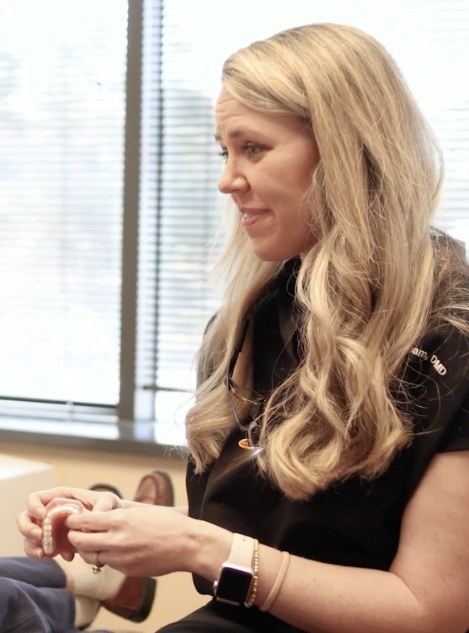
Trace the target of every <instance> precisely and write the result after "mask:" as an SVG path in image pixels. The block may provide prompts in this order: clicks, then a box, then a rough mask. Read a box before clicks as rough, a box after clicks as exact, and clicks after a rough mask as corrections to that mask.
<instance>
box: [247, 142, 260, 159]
mask: <svg viewBox="0 0 469 633" xmlns="http://www.w3.org/2000/svg"><path fill="white" fill-rule="evenodd" d="M244 151H245V152H246V153H247V154H248V156H251V157H252V158H254V157H255V156H258V155H259V154H261V153H262V152H263V151H264V147H263V146H262V145H258V144H257V143H246V145H245V146H244Z"/></svg>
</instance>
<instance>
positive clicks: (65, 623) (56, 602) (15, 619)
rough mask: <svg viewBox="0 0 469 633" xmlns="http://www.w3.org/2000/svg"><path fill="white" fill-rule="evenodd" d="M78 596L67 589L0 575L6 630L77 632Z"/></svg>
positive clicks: (0, 618)
mask: <svg viewBox="0 0 469 633" xmlns="http://www.w3.org/2000/svg"><path fill="white" fill-rule="evenodd" d="M74 619H75V600H74V597H73V595H72V594H71V593H70V592H69V591H67V589H56V588H39V587H34V586H33V585H30V584H28V583H25V582H22V581H21V580H11V579H10V578H0V631H1V632H2V633H33V631H34V633H76V629H75V627H74V624H73V622H74Z"/></svg>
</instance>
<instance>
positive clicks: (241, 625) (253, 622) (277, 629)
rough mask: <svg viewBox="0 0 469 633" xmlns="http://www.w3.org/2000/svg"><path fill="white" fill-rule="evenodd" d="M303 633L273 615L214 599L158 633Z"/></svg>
mask: <svg viewBox="0 0 469 633" xmlns="http://www.w3.org/2000/svg"><path fill="white" fill-rule="evenodd" d="M267 632H268V633H297V632H298V633H299V629H296V628H294V627H292V626H290V625H289V624H286V623H285V622H283V621H282V620H279V619H278V618H275V617H274V616H273V615H270V614H269V613H263V612H262V611H259V609H256V608H255V607H254V608H252V609H245V608H243V607H232V606H230V605H227V604H223V603H220V602H216V601H214V600H212V601H211V602H209V603H208V604H207V605H205V606H204V607H202V608H200V609H197V611H194V612H193V613H190V614H189V615H187V616H185V617H184V618H182V619H181V620H178V621H177V622H173V623H172V624H168V625H166V626H164V627H163V628H162V629H158V631H157V633H267Z"/></svg>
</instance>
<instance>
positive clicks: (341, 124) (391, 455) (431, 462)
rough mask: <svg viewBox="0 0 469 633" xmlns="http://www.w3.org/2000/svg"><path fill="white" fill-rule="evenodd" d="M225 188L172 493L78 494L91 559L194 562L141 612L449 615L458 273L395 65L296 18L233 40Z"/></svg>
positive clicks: (393, 620) (463, 499) (208, 624)
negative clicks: (186, 588)
mask: <svg viewBox="0 0 469 633" xmlns="http://www.w3.org/2000/svg"><path fill="white" fill-rule="evenodd" d="M216 121H217V132H216V138H217V140H218V142H219V144H220V147H221V153H222V155H223V157H224V159H225V167H224V171H223V174H222V176H221V179H220V185H219V186H220V190H221V191H222V192H223V193H225V194H227V195H228V196H229V197H230V198H231V200H232V202H233V203H234V205H233V206H234V214H233V218H234V219H233V230H232V235H231V238H230V241H229V243H228V246H227V249H226V252H225V254H224V258H223V263H224V264H225V267H224V268H223V270H224V272H225V275H226V276H227V279H228V283H227V290H226V294H225V297H224V302H223V305H222V307H221V309H220V311H219V312H218V313H217V314H216V315H215V317H214V318H213V320H212V322H211V323H210V326H209V327H208V329H207V332H206V336H205V338H204V341H203V344H202V348H201V352H200V358H199V362H200V382H199V386H198V390H197V398H196V402H195V405H194V406H193V408H192V409H191V411H190V412H189V415H188V418H187V437H188V448H189V460H188V471H187V490H188V498H189V507H188V511H184V510H180V511H175V510H172V509H168V508H165V509H162V508H155V507H141V506H138V505H133V504H131V503H128V502H123V501H120V500H119V499H117V498H113V497H109V496H108V497H106V500H103V499H102V498H100V499H98V501H97V500H96V499H97V498H96V497H95V496H94V495H90V493H88V492H86V491H77V490H74V489H54V490H51V491H42V492H40V493H37V494H35V495H32V496H31V497H30V499H29V502H28V511H27V513H25V514H23V515H22V516H21V517H20V518H19V526H20V529H21V531H22V533H23V534H24V536H25V537H26V542H25V550H26V553H27V554H28V555H29V556H31V557H33V558H40V557H41V556H42V549H41V547H40V536H41V530H40V527H38V523H39V524H40V521H41V519H42V517H43V513H44V505H45V504H46V503H47V502H48V501H49V500H50V499H51V498H53V497H54V496H57V495H61V496H63V495H64V494H65V495H67V496H71V497H79V498H82V499H86V500H88V501H89V503H91V505H93V504H95V503H99V511H92V512H86V513H83V514H76V515H72V516H71V517H70V518H69V519H68V520H67V525H68V527H69V528H70V529H71V531H70V533H69V540H70V543H71V545H72V547H73V548H74V550H75V551H77V552H78V553H79V554H80V555H81V556H82V558H83V559H84V560H85V561H86V562H88V563H89V564H95V565H98V566H100V565H107V566H110V567H112V568H116V569H118V570H120V571H121V572H123V573H124V574H127V575H132V576H158V575H162V574H166V573H169V572H172V571H181V570H184V571H188V572H190V573H192V574H193V575H194V580H195V585H196V587H197V589H198V590H199V591H201V592H202V593H207V594H214V597H213V599H211V600H210V602H209V603H208V605H207V606H206V607H203V608H202V609H199V610H198V611H197V612H195V613H194V614H190V615H189V616H187V617H186V618H184V619H183V620H181V621H180V622H177V623H174V624H172V625H168V626H166V627H164V628H163V629H161V630H162V631H164V632H165V633H166V632H167V633H169V632H171V633H179V632H181V633H186V632H187V633H188V632H189V631H190V632H191V633H193V632H196V631H204V632H205V633H206V632H208V631H217V632H218V631H230V632H239V633H247V632H254V631H256V632H257V631H259V632H260V631H271V632H285V633H286V632H293V631H298V630H301V631H330V632H333V633H355V632H359V633H362V632H363V631H373V632H377V631H379V632H382V633H384V632H386V633H387V632H389V633H391V632H396V633H397V632H398V633H406V632H407V631H408V632H412V633H418V632H419V631H422V632H425V633H429V632H433V631H434V632H435V633H436V632H438V633H441V631H443V630H448V631H451V632H454V633H457V632H461V633H464V632H465V631H466V630H467V629H468V628H469V595H468V592H467V587H468V585H469V538H468V528H467V524H468V515H469V486H468V485H467V481H469V367H468V364H469V363H468V359H469V316H468V311H469V279H468V278H469V273H468V268H467V265H466V264H465V263H464V257H463V254H462V253H461V249H460V247H459V245H458V244H455V243H453V242H452V241H451V240H450V239H449V238H447V236H445V235H444V234H440V233H438V232H436V231H434V230H432V229H431V221H432V218H433V215H434V212H435V209H436V207H437V204H438V194H439V189H440V184H441V179H442V175H441V172H442V169H441V164H440V155H439V151H438V148H437V145H436V143H435V141H434V139H433V137H432V134H431V132H430V130H429V129H428V127H427V124H426V123H425V121H424V119H423V118H422V115H421V113H420V111H419V110H418V108H417V106H416V104H415V102H414V100H413V98H412V96H411V95H410V94H409V91H408V89H407V87H406V86H405V84H404V82H403V80H402V78H401V76H400V74H399V72H398V70H397V68H396V66H395V64H394V62H393V61H392V60H391V59H390V57H389V55H388V54H387V53H386V51H384V50H383V48H382V47H381V46H380V45H379V44H377V43H376V42H375V41H374V40H373V39H372V38H370V37H368V36H367V35H365V34H363V33H362V32H360V31H358V30H357V29H354V28H351V27H346V26H338V25H332V24H323V25H310V26H304V27H299V28H297V29H291V30H288V31H285V32H282V33H279V34H277V35H275V36H273V37H271V38H268V39H266V40H264V41H261V42H255V43H253V44H252V45H251V46H248V47H247V48H245V49H243V50H241V51H238V52H237V53H235V54H234V55H233V56H232V57H230V58H229V59H228V60H227V62H226V63H225V66H224V69H223V88H222V91H221V94H220V97H219V99H218V102H217V106H216Z"/></svg>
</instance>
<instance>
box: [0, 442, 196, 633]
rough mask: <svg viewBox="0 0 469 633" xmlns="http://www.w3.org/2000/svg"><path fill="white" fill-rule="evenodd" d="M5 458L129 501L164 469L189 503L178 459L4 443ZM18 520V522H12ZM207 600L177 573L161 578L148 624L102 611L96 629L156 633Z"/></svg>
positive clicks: (0, 449)
mask: <svg viewBox="0 0 469 633" xmlns="http://www.w3.org/2000/svg"><path fill="white" fill-rule="evenodd" d="M1 453H3V454H7V455H14V456H15V457H21V458H24V459H32V460H35V461H40V462H45V463H48V464H51V465H53V467H54V479H55V484H56V485H69V486H79V487H85V488H87V487H88V486H90V485H92V484H94V483H96V482H109V483H112V484H113V485H115V486H117V487H118V488H120V490H121V491H122V493H123V494H124V496H125V497H128V498H132V496H133V494H134V492H135V489H136V487H137V484H138V481H139V479H140V477H142V475H144V474H145V473H146V472H148V471H151V470H154V469H155V468H164V469H166V470H167V471H168V472H169V473H170V474H171V476H172V478H173V481H174V486H175V501H176V504H177V505H184V504H185V503H186V494H185V487H184V468H185V467H184V462H183V461H182V460H180V459H177V458H161V457H160V458H157V457H149V456H137V455H126V454H120V453H105V452H99V451H84V450H82V449H80V450H77V449H73V448H67V449H63V448H56V447H44V446H32V445H26V444H25V445H23V444H11V443H9V442H0V454H1ZM14 519H15V518H14V517H12V520H14ZM206 601H207V597H203V596H200V595H199V594H197V592H196V591H195V589H194V588H193V586H192V581H191V578H190V576H189V575H188V574H184V573H174V574H170V575H168V576H166V577H162V578H159V579H158V588H157V596H156V600H155V604H154V606H153V611H152V613H151V615H150V617H149V618H148V619H147V620H146V621H145V622H142V623H141V624H133V623H130V622H128V621H126V620H123V619H122V618H119V617H117V616H114V615H113V614H110V613H109V612H106V611H105V610H104V609H102V610H101V611H100V613H99V615H98V618H97V619H96V621H95V623H94V625H93V628H96V629H97V628H108V629H110V630H111V631H114V630H116V631H119V630H121V631H123V630H126V631H127V630H129V631H135V632H136V633H137V632H142V633H143V632H145V633H152V632H153V631H156V630H157V629H158V628H159V627H161V626H162V625H164V624H167V623H168V622H172V621H174V620H176V619H178V618H179V617H181V616H183V615H185V614H186V613H189V612H190V611H192V610H193V609H196V608H197V607H199V606H200V605H202V604H204V603H205V602H206Z"/></svg>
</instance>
